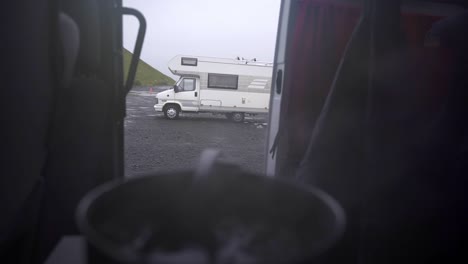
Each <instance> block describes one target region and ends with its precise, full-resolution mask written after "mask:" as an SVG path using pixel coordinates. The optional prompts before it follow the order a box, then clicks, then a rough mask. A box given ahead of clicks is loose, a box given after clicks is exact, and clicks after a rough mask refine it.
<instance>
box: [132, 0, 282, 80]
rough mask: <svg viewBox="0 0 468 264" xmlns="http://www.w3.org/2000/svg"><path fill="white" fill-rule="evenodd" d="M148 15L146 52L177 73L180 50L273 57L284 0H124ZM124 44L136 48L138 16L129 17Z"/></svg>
mask: <svg viewBox="0 0 468 264" xmlns="http://www.w3.org/2000/svg"><path fill="white" fill-rule="evenodd" d="M124 6H126V7H132V8H135V9H137V10H139V11H140V12H142V13H143V15H144V16H145V18H146V22H147V30H146V38H145V42H144V44H143V51H142V54H141V58H142V59H143V60H144V61H145V62H147V63H148V64H150V65H151V66H153V67H154V68H156V69H158V70H159V71H161V72H163V73H164V74H166V75H168V76H170V77H172V78H174V79H177V77H176V76H174V75H172V74H171V73H170V72H169V70H168V69H167V62H168V61H169V60H170V59H171V58H173V57H174V56H176V55H178V54H182V55H199V56H212V57H223V58H235V57H237V56H240V57H244V58H248V59H252V58H257V60H263V61H270V62H272V61H273V57H274V49H275V42H276V31H277V25H278V16H279V9H280V0H124ZM123 21H124V25H123V31H124V36H123V42H124V47H125V48H127V49H128V50H130V51H131V52H133V47H134V44H135V39H136V34H137V30H138V22H137V20H136V19H134V18H133V17H128V16H126V17H124V20H123Z"/></svg>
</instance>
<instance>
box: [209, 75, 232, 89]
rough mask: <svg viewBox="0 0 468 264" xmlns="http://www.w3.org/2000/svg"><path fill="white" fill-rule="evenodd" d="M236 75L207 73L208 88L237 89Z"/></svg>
mask: <svg viewBox="0 0 468 264" xmlns="http://www.w3.org/2000/svg"><path fill="white" fill-rule="evenodd" d="M238 80H239V76H238V75H230V74H216V73H208V88H221V89H237V83H238Z"/></svg>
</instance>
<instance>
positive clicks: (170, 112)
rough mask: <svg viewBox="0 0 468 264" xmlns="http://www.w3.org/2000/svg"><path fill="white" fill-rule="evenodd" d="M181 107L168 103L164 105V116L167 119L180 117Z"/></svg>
mask: <svg viewBox="0 0 468 264" xmlns="http://www.w3.org/2000/svg"><path fill="white" fill-rule="evenodd" d="M179 112H180V110H179V107H178V106H176V105H168V106H166V107H164V116H165V117H166V118H167V119H177V118H178V117H179Z"/></svg>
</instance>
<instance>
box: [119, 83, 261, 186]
mask: <svg viewBox="0 0 468 264" xmlns="http://www.w3.org/2000/svg"><path fill="white" fill-rule="evenodd" d="M161 90H164V87H159V88H153V92H151V90H150V89H149V88H144V87H141V88H134V89H133V90H132V91H131V92H130V93H129V95H128V96H127V118H126V120H125V175H126V176H128V177H131V176H134V175H137V174H139V173H145V172H151V171H153V172H154V171H156V172H166V171H177V170H186V169H193V168H195V166H196V165H197V163H198V159H199V155H200V153H201V152H202V150H203V149H205V148H217V149H220V150H222V152H223V155H224V159H226V160H229V161H231V162H233V163H235V164H238V165H240V166H241V167H242V168H243V169H245V170H248V171H251V172H255V173H262V172H263V170H264V164H265V161H264V160H265V153H266V147H265V144H266V134H267V128H268V126H267V123H266V122H267V120H268V118H267V116H266V115H257V116H255V117H246V120H245V122H243V123H233V122H232V121H229V120H227V119H226V118H225V117H224V116H223V115H212V114H186V113H183V114H181V116H180V118H179V119H178V120H166V119H165V118H164V116H163V114H162V113H157V112H155V111H154V108H153V105H154V101H155V100H154V96H155V95H156V93H157V92H159V91H161Z"/></svg>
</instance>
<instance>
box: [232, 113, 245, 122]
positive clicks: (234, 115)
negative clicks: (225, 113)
mask: <svg viewBox="0 0 468 264" xmlns="http://www.w3.org/2000/svg"><path fill="white" fill-rule="evenodd" d="M229 117H230V119H231V120H232V121H234V122H236V123H240V122H242V121H244V113H232V114H230V115H229Z"/></svg>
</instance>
